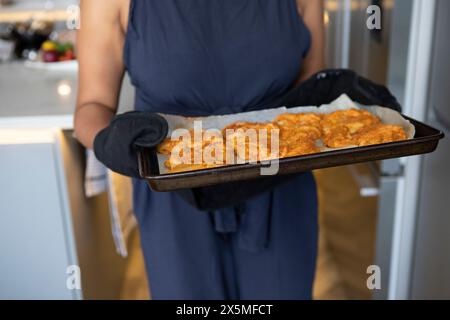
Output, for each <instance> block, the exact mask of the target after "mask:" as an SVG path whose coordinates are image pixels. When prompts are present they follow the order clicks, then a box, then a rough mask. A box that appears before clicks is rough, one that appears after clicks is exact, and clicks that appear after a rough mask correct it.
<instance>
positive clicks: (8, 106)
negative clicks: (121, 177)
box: [0, 62, 133, 299]
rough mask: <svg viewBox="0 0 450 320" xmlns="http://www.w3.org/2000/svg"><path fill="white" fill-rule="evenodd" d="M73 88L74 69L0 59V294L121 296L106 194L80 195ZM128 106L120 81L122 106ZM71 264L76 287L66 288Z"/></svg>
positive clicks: (81, 156) (121, 269)
mask: <svg viewBox="0 0 450 320" xmlns="http://www.w3.org/2000/svg"><path fill="white" fill-rule="evenodd" d="M60 83H64V85H66V86H68V87H69V88H70V90H69V91H70V92H69V93H68V94H66V95H61V94H60V91H59V90H58V87H59V85H60ZM76 86H77V82H76V73H75V72H74V71H46V70H33V69H28V68H26V67H25V66H24V65H23V64H22V63H20V62H14V63H11V64H3V65H0V96H1V108H0V252H1V258H0V299H13V298H16V299H82V298H83V299H118V298H119V297H120V290H121V287H122V284H123V277H124V274H125V266H126V262H127V260H126V259H123V258H121V257H119V255H118V254H117V253H116V249H115V247H114V242H113V237H112V234H111V225H110V220H109V207H108V199H107V196H106V194H104V195H100V196H97V197H94V198H86V197H85V195H84V169H85V151H84V149H83V148H82V147H81V146H80V144H79V143H78V142H77V141H76V139H75V138H74V137H73V130H72V129H73V128H72V127H73V112H74V109H75V95H76V90H77V88H76ZM132 105H133V90H132V88H131V85H130V83H129V81H128V80H127V79H126V80H125V83H124V89H123V91H122V95H121V101H120V106H121V107H120V112H123V111H126V110H128V109H130V108H131V107H132ZM74 265H75V266H79V267H80V270H81V289H80V290H77V289H75V290H71V289H68V287H67V286H66V282H67V280H68V276H69V274H67V271H68V267H70V266H74Z"/></svg>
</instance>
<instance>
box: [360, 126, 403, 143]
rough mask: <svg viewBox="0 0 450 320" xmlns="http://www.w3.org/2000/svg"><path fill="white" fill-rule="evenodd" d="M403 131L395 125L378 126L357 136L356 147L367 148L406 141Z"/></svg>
mask: <svg viewBox="0 0 450 320" xmlns="http://www.w3.org/2000/svg"><path fill="white" fill-rule="evenodd" d="M406 139H407V136H406V132H405V130H404V129H403V128H402V127H400V126H396V125H388V124H378V125H376V126H374V127H372V128H370V129H368V130H367V131H365V132H362V133H360V134H358V135H357V137H356V141H357V143H358V146H361V147H362V146H369V145H374V144H382V143H389V142H396V141H402V140H406Z"/></svg>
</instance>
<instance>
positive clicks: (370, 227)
mask: <svg viewBox="0 0 450 320" xmlns="http://www.w3.org/2000/svg"><path fill="white" fill-rule="evenodd" d="M315 176H316V179H317V184H318V192H319V205H320V210H319V223H320V237H319V256H318V261H317V272H316V281H315V285H314V298H315V299H345V300H347V299H370V298H371V292H370V291H369V290H368V289H367V287H366V280H367V277H368V275H367V274H366V269H367V267H368V266H369V265H371V264H372V263H373V259H374V251H375V248H374V244H375V234H376V219H377V216H376V214H377V198H375V197H369V198H362V197H360V196H359V189H358V186H357V185H356V183H354V182H353V181H354V179H352V176H351V173H350V171H349V170H348V169H347V168H345V167H343V168H331V169H325V170H320V171H316V172H315ZM343 181H345V187H343V185H344V184H343V183H342V182H343ZM352 182H353V183H352ZM129 246H130V250H129V258H128V266H127V270H126V275H125V281H124V284H123V287H122V292H121V299H127V300H128V299H131V300H147V299H150V296H149V293H148V283H147V278H146V276H145V266H144V261H143V257H142V252H141V248H140V240H139V234H138V231H137V230H135V231H134V232H133V234H132V235H131V237H130V243H129Z"/></svg>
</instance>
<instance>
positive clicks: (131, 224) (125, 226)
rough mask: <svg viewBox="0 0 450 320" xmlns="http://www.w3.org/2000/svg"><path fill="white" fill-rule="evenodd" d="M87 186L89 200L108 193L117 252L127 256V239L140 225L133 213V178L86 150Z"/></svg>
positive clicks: (86, 191) (85, 185) (85, 184)
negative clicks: (113, 169) (123, 174)
mask: <svg viewBox="0 0 450 320" xmlns="http://www.w3.org/2000/svg"><path fill="white" fill-rule="evenodd" d="M84 187H85V194H86V197H88V198H91V197H95V196H96V195H99V194H101V193H103V192H107V194H108V202H109V203H108V205H109V213H110V220H111V230H112V235H113V240H114V244H115V247H116V250H117V253H118V254H119V255H120V256H122V257H127V256H128V250H127V243H128V239H129V236H130V234H131V231H133V229H134V228H135V227H136V225H137V223H136V220H135V218H134V214H133V206H132V186H131V179H130V178H128V177H125V176H121V175H119V174H116V173H114V172H112V171H111V170H109V169H108V168H106V167H105V166H104V165H103V164H102V163H101V162H100V161H98V160H97V158H96V157H95V154H94V152H93V151H92V150H87V151H86V172H85V182H84Z"/></svg>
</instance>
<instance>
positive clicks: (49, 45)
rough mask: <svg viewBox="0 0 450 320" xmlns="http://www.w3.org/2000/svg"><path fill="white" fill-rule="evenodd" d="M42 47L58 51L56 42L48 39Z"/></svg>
mask: <svg viewBox="0 0 450 320" xmlns="http://www.w3.org/2000/svg"><path fill="white" fill-rule="evenodd" d="M41 49H42V50H44V51H57V45H56V43H55V42H53V41H50V40H47V41H45V42H44V43H43V44H42V47H41Z"/></svg>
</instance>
